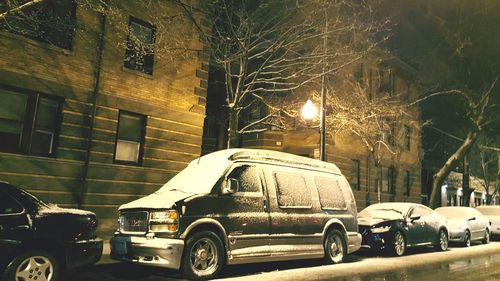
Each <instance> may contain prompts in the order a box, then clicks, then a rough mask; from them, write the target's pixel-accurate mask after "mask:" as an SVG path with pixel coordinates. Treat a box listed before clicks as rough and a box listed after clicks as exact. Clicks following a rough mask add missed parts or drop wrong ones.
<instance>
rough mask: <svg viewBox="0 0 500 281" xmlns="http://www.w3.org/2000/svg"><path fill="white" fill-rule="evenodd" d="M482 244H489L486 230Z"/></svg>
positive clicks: (488, 235) (488, 232)
mask: <svg viewBox="0 0 500 281" xmlns="http://www.w3.org/2000/svg"><path fill="white" fill-rule="evenodd" d="M481 242H483V244H488V243H490V231H489V230H488V229H486V234H485V235H484V239H483V241H481Z"/></svg>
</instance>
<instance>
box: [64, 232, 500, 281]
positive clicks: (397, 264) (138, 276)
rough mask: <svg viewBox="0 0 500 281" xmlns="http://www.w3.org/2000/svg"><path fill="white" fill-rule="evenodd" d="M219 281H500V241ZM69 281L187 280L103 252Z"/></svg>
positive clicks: (247, 269) (287, 267)
mask: <svg viewBox="0 0 500 281" xmlns="http://www.w3.org/2000/svg"><path fill="white" fill-rule="evenodd" d="M221 278H222V279H220V280H332V279H333V278H335V280H345V281H351V280H352V281H354V280H356V281H358V280H427V281H428V280H482V281H483V280H500V241H498V240H496V241H492V242H491V243H490V244H488V245H481V244H474V245H473V246H471V247H470V248H463V247H459V246H455V245H453V246H452V247H451V248H450V249H449V250H448V251H446V252H435V251H434V250H433V249H431V248H427V249H412V250H409V251H408V254H407V255H405V256H403V257H398V258H396V257H388V256H375V255H374V254H372V253H369V252H366V251H360V252H357V253H355V254H353V255H350V256H348V257H347V259H346V261H345V262H344V263H342V264H338V265H324V264H323V263H322V261H321V260H302V261H293V262H275V263H263V264H248V265H238V266H228V267H226V269H225V270H224V271H223V273H222V275H221ZM65 280H68V281H83V280H85V281H92V280H102V281H119V280H144V281H158V280H184V279H182V278H181V277H180V274H179V273H178V272H176V271H172V270H164V269H158V268H152V267H144V266H135V265H128V264H122V263H118V262H115V261H112V260H110V259H109V257H107V256H104V257H103V258H102V259H101V261H100V262H99V263H98V264H97V265H96V266H95V267H90V268H87V269H82V270H80V271H77V272H73V273H70V274H69V276H67V278H66V279H65Z"/></svg>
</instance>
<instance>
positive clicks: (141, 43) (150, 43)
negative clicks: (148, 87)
mask: <svg viewBox="0 0 500 281" xmlns="http://www.w3.org/2000/svg"><path fill="white" fill-rule="evenodd" d="M154 41H155V27H154V26H153V25H151V24H149V23H146V22H144V21H141V20H138V19H135V18H130V21H129V32H128V38H127V50H126V52H125V61H124V65H125V67H126V68H129V69H132V70H137V71H140V72H144V73H146V74H149V75H153V64H154Z"/></svg>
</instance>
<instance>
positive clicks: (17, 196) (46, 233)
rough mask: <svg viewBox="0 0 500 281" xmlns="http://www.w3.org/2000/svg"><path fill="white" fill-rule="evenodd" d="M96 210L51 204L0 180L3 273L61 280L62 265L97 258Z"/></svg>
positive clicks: (8, 279)
mask: <svg viewBox="0 0 500 281" xmlns="http://www.w3.org/2000/svg"><path fill="white" fill-rule="evenodd" d="M96 227H97V219H96V216H95V214H94V213H91V212H87V211H82V210H76V209H64V208H59V207H57V206H55V205H48V204H45V203H44V202H42V201H40V200H39V199H38V198H36V197H35V196H33V195H32V194H30V193H28V192H26V191H24V190H22V189H20V188H18V187H15V186H13V185H11V184H8V183H6V182H0V277H2V280H5V281H12V280H15V281H20V280H26V281H27V280H37V281H57V280H61V278H60V275H61V274H62V272H63V271H64V270H67V269H73V268H76V267H79V266H84V265H89V264H93V263H95V262H97V261H98V260H99V259H100V257H101V254H102V240H101V239H99V238H96V235H95V230H96Z"/></svg>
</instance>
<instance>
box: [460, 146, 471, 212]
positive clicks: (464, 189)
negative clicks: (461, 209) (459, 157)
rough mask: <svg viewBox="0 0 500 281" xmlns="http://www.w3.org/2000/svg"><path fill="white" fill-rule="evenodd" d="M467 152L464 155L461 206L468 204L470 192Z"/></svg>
mask: <svg viewBox="0 0 500 281" xmlns="http://www.w3.org/2000/svg"><path fill="white" fill-rule="evenodd" d="M467 154H468V153H466V154H465V155H464V172H463V174H462V195H463V196H462V206H470V195H471V194H472V189H471V188H470V176H469V175H470V171H469V156H468V155H467Z"/></svg>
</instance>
